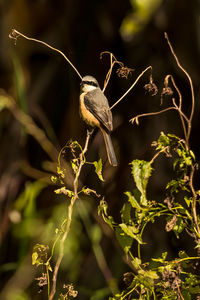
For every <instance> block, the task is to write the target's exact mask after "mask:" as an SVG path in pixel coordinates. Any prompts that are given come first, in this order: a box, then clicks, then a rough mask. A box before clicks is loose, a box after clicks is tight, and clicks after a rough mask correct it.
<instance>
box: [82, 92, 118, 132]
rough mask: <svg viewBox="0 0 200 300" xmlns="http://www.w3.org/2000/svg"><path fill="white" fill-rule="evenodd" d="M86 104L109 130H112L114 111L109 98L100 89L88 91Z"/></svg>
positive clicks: (85, 99) (85, 98)
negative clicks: (112, 111)
mask: <svg viewBox="0 0 200 300" xmlns="http://www.w3.org/2000/svg"><path fill="white" fill-rule="evenodd" d="M84 104H85V106H86V108H87V109H88V110H89V111H90V112H91V113H92V114H93V115H94V116H95V118H97V120H98V121H99V122H100V123H101V125H102V127H103V128H104V129H105V130H106V131H107V132H110V131H112V129H113V125H112V113H111V111H110V108H109V104H108V100H107V98H106V97H105V95H104V94H103V92H102V91H101V90H100V89H95V90H93V91H91V92H88V93H87V94H86V95H85V97H84Z"/></svg>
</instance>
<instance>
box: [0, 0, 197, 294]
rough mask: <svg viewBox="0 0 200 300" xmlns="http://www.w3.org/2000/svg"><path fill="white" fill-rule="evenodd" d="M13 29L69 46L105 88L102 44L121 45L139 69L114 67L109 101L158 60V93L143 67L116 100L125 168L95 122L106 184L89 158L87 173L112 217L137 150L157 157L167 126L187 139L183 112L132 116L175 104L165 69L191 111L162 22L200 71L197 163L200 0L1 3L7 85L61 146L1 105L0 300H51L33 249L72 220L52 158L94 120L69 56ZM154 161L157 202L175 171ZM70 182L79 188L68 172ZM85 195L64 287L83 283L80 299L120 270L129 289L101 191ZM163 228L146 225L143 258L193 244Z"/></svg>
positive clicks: (96, 152) (120, 52)
mask: <svg viewBox="0 0 200 300" xmlns="http://www.w3.org/2000/svg"><path fill="white" fill-rule="evenodd" d="M13 28H15V29H17V30H18V31H20V32H22V33H24V34H25V35H27V36H29V37H33V38H37V39H40V40H43V41H45V42H47V43H49V44H50V45H52V46H54V47H56V48H58V49H59V50H61V51H63V52H64V53H65V54H66V55H67V57H68V58H69V59H70V60H71V61H72V62H73V64H74V65H75V66H76V67H77V69H78V70H79V72H80V73H81V75H82V76H84V75H93V76H95V77H96V78H97V79H98V81H99V83H100V85H101V86H103V82H104V80H105V76H106V73H107V71H108V69H109V57H108V56H103V58H102V59H101V60H100V53H101V52H102V51H110V52H112V53H113V54H114V55H115V56H116V58H117V59H118V60H119V61H121V62H123V63H124V65H125V66H128V67H130V68H132V69H134V72H133V73H132V75H131V76H129V77H128V79H127V80H126V79H123V78H119V77H118V76H117V74H116V73H115V72H113V74H112V77H111V81H110V83H109V85H108V87H107V89H106V91H105V94H106V96H107V97H108V99H109V103H110V105H112V104H114V102H115V101H116V100H118V99H119V98H120V97H121V95H122V94H123V93H124V92H125V91H126V90H127V89H128V88H129V87H130V85H131V84H132V82H133V81H134V80H135V79H136V78H137V76H138V75H139V74H140V72H141V71H142V70H144V69H145V68H146V67H147V66H149V65H151V66H152V67H153V78H154V82H155V83H156V84H157V86H158V89H159V93H158V95H157V96H155V97H151V96H150V95H149V94H147V93H146V92H145V90H144V89H143V86H144V85H145V84H146V83H148V74H146V75H145V76H144V77H143V78H142V79H141V80H140V82H139V83H138V84H137V86H136V87H135V88H134V89H133V90H132V91H131V93H130V94H129V95H128V96H127V97H126V98H125V99H124V100H123V101H122V102H120V103H119V105H117V106H116V107H115V108H114V109H113V120H114V131H113V133H112V139H113V143H114V147H115V149H116V154H117V157H118V161H119V166H118V167H117V168H112V167H110V166H109V164H108V162H107V161H106V153H105V148H104V143H103V140H102V136H101V134H100V133H99V132H98V131H96V132H95V134H94V136H93V138H92V141H91V143H90V147H89V150H88V153H87V159H88V160H89V161H92V160H98V159H99V157H102V160H103V163H104V167H103V175H104V177H105V179H106V181H105V182H104V183H102V182H99V180H98V178H97V177H95V175H94V172H93V169H92V168H91V167H87V168H85V169H84V172H83V173H82V175H81V181H82V184H83V185H85V186H88V187H90V188H91V189H95V190H96V191H97V193H100V194H102V195H104V196H105V199H106V201H107V202H108V203H109V211H110V214H112V215H113V216H114V218H116V220H117V219H119V217H120V209H121V208H122V205H123V201H124V199H125V198H126V197H125V195H124V192H125V191H127V190H132V189H133V188H134V184H133V180H132V178H131V175H130V166H129V163H130V162H131V161H132V160H133V159H137V158H138V159H144V160H150V159H151V158H152V155H153V149H152V147H151V143H152V141H154V140H155V139H157V138H158V136H159V134H160V132H161V131H164V132H170V133H175V134H177V135H179V136H183V132H182V128H181V123H180V120H179V118H178V117H177V113H176V112H175V111H171V112H167V113H165V114H162V115H159V116H157V117H148V118H144V119H142V120H140V125H139V126H136V125H132V124H131V123H130V122H129V120H130V118H132V117H134V116H135V115H137V114H140V113H145V112H151V111H158V110H160V109H163V108H165V107H168V106H169V105H170V99H164V101H163V103H162V106H161V97H160V93H161V91H162V87H163V81H164V78H165V76H166V75H167V74H173V76H174V77H175V79H176V82H177V84H178V86H179V88H180V90H181V93H182V95H183V103H184V111H185V112H186V113H188V112H189V111H190V107H191V105H190V104H191V102H190V89H189V85H188V82H187V79H186V77H185V76H184V74H183V73H182V72H181V71H180V69H178V68H177V65H176V63H175V60H174V58H173V57H172V55H171V53H170V50H169V48H168V45H167V42H166V40H165V39H164V32H165V31H166V32H167V33H168V35H169V38H170V40H171V42H172V45H173V46H174V49H175V51H176V54H177V56H178V57H179V59H180V61H181V63H182V65H183V66H184V67H185V68H186V70H187V71H188V72H189V74H190V75H191V77H192V80H193V84H194V89H195V96H196V99H197V101H196V108H195V115H194V121H193V129H192V136H191V141H190V144H191V148H192V149H193V150H194V151H195V153H196V156H197V159H198V160H199V146H200V141H199V76H200V1H199V0H193V1H187V0H173V1H172V0H164V1H162V0H130V1H128V0H124V1H121V0H119V1H115V0H107V1H106V0H91V1H89V0H88V1H87V0H86V1H81V0H58V1H50V0H49V1H48V0H34V1H33V0H5V1H3V0H1V1H0V33H1V34H0V45H1V46H0V89H1V90H2V91H4V92H6V93H7V94H9V95H11V96H12V97H13V98H14V99H15V100H16V102H17V105H18V106H19V107H20V109H21V110H22V111H23V112H24V113H26V114H28V115H30V116H31V117H32V118H33V120H34V121H35V123H36V124H37V125H38V127H39V128H41V129H42V130H43V131H44V132H45V133H46V135H47V137H48V139H49V140H50V141H51V143H52V144H53V145H54V147H55V149H51V151H50V152H51V155H47V153H46V152H45V151H44V150H43V149H42V142H41V143H38V141H37V140H36V139H35V138H34V137H33V136H31V135H30V134H28V133H27V130H26V126H25V127H24V126H23V125H22V124H21V123H20V122H19V121H18V120H16V115H15V117H14V116H13V114H12V113H11V112H10V111H9V110H6V109H4V110H2V111H1V112H0V145H1V146H0V175H1V177H0V205H1V211H0V214H1V215H0V222H1V223H0V243H1V245H0V264H1V266H0V277H1V281H0V299H3V300H6V299H9V300H15V299H19V300H21V299H23V300H26V299H47V292H46V287H44V290H43V291H40V288H39V287H38V285H37V283H38V282H37V280H35V278H37V277H40V276H41V272H42V269H41V268H39V267H38V268H36V267H33V266H32V265H31V254H32V249H33V246H34V245H35V244H37V243H41V244H46V245H49V246H50V247H51V246H52V242H53V241H54V239H55V229H56V228H57V227H59V226H60V224H61V223H62V221H63V220H64V218H65V217H66V207H67V199H66V198H65V197H63V196H61V195H55V193H54V190H55V188H56V187H55V186H53V184H52V183H51V181H50V175H51V174H54V172H55V169H56V165H55V162H56V161H55V160H54V161H53V159H52V158H53V157H56V153H57V152H56V149H57V151H59V150H60V149H61V147H62V146H64V145H65V144H66V143H67V141H68V140H69V139H73V140H77V141H78V142H79V143H80V144H81V145H83V144H84V141H85V137H86V126H85V124H84V123H83V121H82V120H81V119H80V117H79V108H78V107H79V100H78V99H79V86H80V80H79V78H78V76H77V75H76V74H75V72H74V71H73V69H72V68H71V67H70V66H69V65H68V64H67V63H66V61H65V60H64V59H63V57H62V56H60V55H59V54H58V53H56V52H53V51H51V50H50V49H48V48H47V47H45V46H43V45H40V44H37V43H34V42H30V41H27V40H25V39H23V38H19V39H18V41H17V43H16V45H15V43H14V41H13V40H11V39H9V37H8V36H9V33H10V32H11V30H12V29H13ZM2 91H1V92H2ZM35 135H36V136H39V133H38V132H35ZM43 142H44V141H43ZM49 156H51V157H49ZM66 159H68V157H67V154H66ZM156 168H158V170H157V172H156V173H155V174H153V176H152V179H151V182H150V185H149V194H150V197H151V200H157V201H162V200H163V199H164V198H165V184H166V182H167V181H168V180H169V178H171V176H172V175H171V169H170V167H169V164H168V162H167V161H166V160H164V159H163V160H162V159H159V160H158V161H156V163H155V169H156ZM67 180H68V184H69V187H71V185H72V179H71V177H70V174H69V178H68V179H67ZM82 200H83V201H82V204H77V208H76V209H75V213H74V219H73V223H72V227H71V231H70V236H69V238H68V239H67V242H66V247H65V257H64V260H63V262H62V265H61V270H60V274H59V278H58V290H59V291H60V292H63V288H62V286H63V284H68V283H71V282H72V283H73V285H74V288H75V289H77V290H78V292H79V294H78V299H93V300H94V299H108V296H109V295H110V293H111V291H110V289H109V288H108V284H107V283H106V276H107V278H108V279H109V278H115V279H116V282H117V285H118V287H119V288H123V280H122V277H123V273H124V272H126V271H128V270H129V266H128V265H127V264H126V263H125V262H124V260H123V253H122V250H121V249H120V247H119V245H118V243H117V241H116V239H115V237H114V235H113V233H112V232H111V231H110V229H109V228H108V227H107V226H106V225H105V224H104V222H103V220H102V219H101V218H100V217H99V216H98V214H97V207H98V204H99V200H98V199H97V198H95V197H85V199H82ZM164 226H165V225H164V223H162V221H160V222H159V224H156V223H155V224H153V225H152V228H150V229H149V230H147V232H146V233H145V241H146V242H147V245H146V246H144V247H143V257H144V258H146V259H147V260H148V259H149V258H150V257H151V256H152V255H154V257H155V256H156V255H159V254H160V253H161V252H163V251H168V252H169V253H170V255H176V253H177V252H178V250H180V249H181V247H182V246H183V247H184V248H185V249H186V250H188V251H190V248H191V247H190V244H189V243H190V241H188V238H187V239H184V237H183V240H182V241H181V242H180V241H178V240H176V239H175V238H174V236H173V234H172V235H170V234H169V233H168V234H167V235H165V234H164ZM95 243H96V244H97V245H98V246H100V248H99V249H101V250H102V253H103V254H104V258H105V260H106V261H107V267H108V268H107V269H106V270H104V272H102V271H101V270H100V268H99V266H98V264H97V260H96V257H95V255H94V251H93V250H94V248H93V247H92V246H94V245H95ZM98 255H99V254H97V256H98ZM39 291H40V292H39Z"/></svg>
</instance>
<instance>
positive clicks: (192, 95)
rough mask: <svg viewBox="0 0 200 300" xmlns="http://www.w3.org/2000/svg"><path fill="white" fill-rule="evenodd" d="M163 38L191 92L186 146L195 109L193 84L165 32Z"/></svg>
mask: <svg viewBox="0 0 200 300" xmlns="http://www.w3.org/2000/svg"><path fill="white" fill-rule="evenodd" d="M164 34H165V38H166V40H167V43H168V45H169V48H170V51H171V53H172V55H173V56H174V58H175V60H176V63H177V65H178V67H179V68H180V69H181V70H182V71H183V73H184V74H185V75H186V77H187V78H188V80H189V84H190V90H191V100H192V107H191V112H190V117H189V122H188V131H187V137H186V138H187V139H186V141H187V144H188V142H189V138H190V133H191V127H192V125H191V123H192V118H193V115H194V107H195V98H194V87H193V83H192V79H191V77H190V75H189V74H188V72H187V71H186V70H185V69H184V68H183V67H182V66H181V64H180V62H179V59H178V57H177V56H176V54H175V52H174V49H173V47H172V44H171V42H170V40H169V37H168V35H167V33H166V32H165V33H164Z"/></svg>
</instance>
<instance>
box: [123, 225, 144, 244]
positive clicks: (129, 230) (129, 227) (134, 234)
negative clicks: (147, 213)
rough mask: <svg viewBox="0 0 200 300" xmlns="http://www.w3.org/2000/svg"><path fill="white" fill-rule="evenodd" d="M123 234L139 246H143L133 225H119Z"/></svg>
mask: <svg viewBox="0 0 200 300" xmlns="http://www.w3.org/2000/svg"><path fill="white" fill-rule="evenodd" d="M119 226H120V227H121V229H122V230H123V232H124V233H125V234H126V235H128V236H130V237H132V238H133V239H134V240H136V241H137V242H138V243H139V244H145V243H143V242H142V238H141V236H140V235H139V234H138V229H137V228H136V227H135V226H133V225H126V224H124V223H122V224H119Z"/></svg>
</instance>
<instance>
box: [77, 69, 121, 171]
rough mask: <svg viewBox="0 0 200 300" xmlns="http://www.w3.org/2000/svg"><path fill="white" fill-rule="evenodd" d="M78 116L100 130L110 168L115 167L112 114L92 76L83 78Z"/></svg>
mask: <svg viewBox="0 0 200 300" xmlns="http://www.w3.org/2000/svg"><path fill="white" fill-rule="evenodd" d="M80 115H81V117H82V119H83V120H84V121H85V122H86V123H87V124H88V125H90V126H92V127H98V128H100V130H101V132H102V134H103V137H104V141H105V145H106V151H107V156H108V161H109V163H110V164H111V165H112V166H117V159H116V155H115V151H114V148H113V144H112V141H111V137H110V133H111V131H112V130H113V123H112V113H111V110H110V107H109V104H108V100H107V98H106V96H105V95H104V93H103V92H102V90H101V89H100V87H99V84H98V81H97V80H96V79H95V78H94V77H93V76H89V75H87V76H84V77H83V78H82V82H81V91H80Z"/></svg>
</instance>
